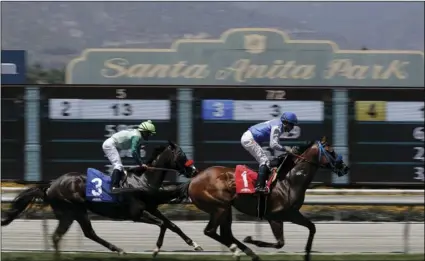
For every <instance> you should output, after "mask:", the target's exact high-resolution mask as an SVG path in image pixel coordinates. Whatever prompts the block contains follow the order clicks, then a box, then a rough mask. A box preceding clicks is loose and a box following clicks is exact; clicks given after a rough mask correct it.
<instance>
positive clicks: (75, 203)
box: [1, 141, 202, 257]
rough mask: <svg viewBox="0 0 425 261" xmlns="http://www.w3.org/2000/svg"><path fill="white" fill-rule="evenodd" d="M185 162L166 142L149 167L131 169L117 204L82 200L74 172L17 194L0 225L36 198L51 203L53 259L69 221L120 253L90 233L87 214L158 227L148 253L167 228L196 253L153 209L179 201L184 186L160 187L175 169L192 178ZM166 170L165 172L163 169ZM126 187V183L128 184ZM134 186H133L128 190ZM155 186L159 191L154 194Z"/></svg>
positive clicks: (80, 178)
mask: <svg viewBox="0 0 425 261" xmlns="http://www.w3.org/2000/svg"><path fill="white" fill-rule="evenodd" d="M187 162H188V159H187V157H186V155H185V153H184V152H183V151H182V150H181V148H180V147H179V146H178V145H177V144H175V143H173V142H170V141H169V143H168V144H167V146H161V147H159V148H156V149H155V151H154V153H153V155H152V157H151V159H150V160H149V161H148V166H149V169H148V170H146V171H145V172H144V173H143V174H142V175H141V177H139V175H136V174H134V173H133V172H137V169H130V170H129V172H128V174H127V179H126V181H125V182H124V183H125V184H124V185H123V186H124V187H133V188H134V189H132V190H131V191H130V192H127V193H122V194H120V195H119V196H118V197H119V200H118V201H116V202H112V203H111V202H108V203H102V202H93V201H87V200H86V183H87V175H86V174H82V173H77V172H70V173H66V174H64V175H62V176H60V177H59V178H58V179H56V180H54V181H53V182H52V183H51V184H48V185H40V186H36V187H32V188H29V189H26V190H25V191H23V192H21V193H20V194H19V195H18V196H17V197H16V198H15V199H14V201H13V203H12V207H11V209H10V210H9V211H7V213H6V218H5V219H4V220H2V221H1V226H6V225H8V224H10V223H11V222H12V221H13V220H14V219H16V218H17V217H18V216H19V215H20V214H21V213H22V212H23V211H24V210H25V209H26V208H27V207H28V205H30V204H31V203H32V202H34V201H35V200H37V199H41V200H42V202H43V203H44V204H45V205H50V206H51V207H52V209H53V212H54V214H55V216H56V218H57V219H58V220H59V224H58V226H57V228H56V230H55V232H54V234H53V236H52V239H53V244H54V248H55V250H56V256H57V257H59V242H60V240H61V238H62V237H63V236H64V234H65V233H66V232H67V231H68V229H69V228H70V227H71V225H72V223H73V222H74V220H75V221H77V222H78V224H79V225H80V227H81V229H82V230H83V232H84V235H85V236H86V237H87V238H89V239H91V240H93V241H95V242H97V243H99V244H101V245H103V246H104V247H106V248H108V249H109V250H111V251H115V252H118V253H120V254H122V253H124V251H123V250H122V249H121V248H119V247H117V246H115V245H113V244H111V243H109V242H107V241H106V240H104V239H102V238H100V237H99V236H98V235H97V234H96V233H95V232H94V230H93V227H92V225H91V222H90V219H89V216H88V210H90V211H92V212H93V213H96V214H98V215H101V216H104V217H108V218H111V219H114V220H132V221H134V222H144V223H149V224H154V225H157V226H159V227H160V233H159V237H158V240H157V243H156V245H157V247H156V248H155V250H154V252H153V254H154V256H156V254H157V253H158V252H159V249H160V248H161V246H162V244H163V239H164V235H165V232H166V229H170V230H171V231H173V232H174V233H176V234H178V235H179V236H180V237H181V238H182V239H183V240H184V241H185V242H186V243H187V244H188V245H190V246H193V247H194V249H195V250H202V248H201V247H200V246H199V245H198V244H197V243H195V242H194V241H193V240H192V239H190V238H189V237H188V236H187V235H186V234H185V233H183V231H181V229H180V228H178V227H177V226H176V225H175V224H174V223H172V222H171V221H170V220H168V219H167V218H166V217H165V216H164V215H163V214H162V213H161V212H160V211H159V210H158V209H157V208H158V205H160V204H165V203H168V202H169V201H170V200H172V199H175V198H180V197H181V196H182V195H184V194H185V193H186V191H187V185H188V183H186V184H182V185H180V186H164V187H161V184H162V182H163V180H164V178H165V175H166V173H167V170H168V171H169V170H175V171H176V172H178V173H182V174H184V175H185V176H186V177H188V178H190V177H192V176H193V175H196V173H197V170H196V168H195V167H194V166H193V165H188V164H186V163H187ZM166 168H167V169H166ZM129 184H130V185H129ZM131 184H133V186H131ZM134 184H139V185H140V187H142V188H152V189H151V190H150V191H149V190H148V189H145V190H144V191H141V190H140V189H137V186H134ZM155 188H157V189H159V190H155Z"/></svg>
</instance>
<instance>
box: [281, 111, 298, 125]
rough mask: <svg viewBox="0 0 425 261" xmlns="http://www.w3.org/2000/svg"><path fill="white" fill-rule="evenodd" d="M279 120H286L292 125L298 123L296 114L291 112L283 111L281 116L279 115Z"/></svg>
mask: <svg viewBox="0 0 425 261" xmlns="http://www.w3.org/2000/svg"><path fill="white" fill-rule="evenodd" d="M280 121H281V122H287V123H290V124H293V125H297V124H298V118H297V115H295V113H293V112H284V113H283V114H282V116H281V117H280Z"/></svg>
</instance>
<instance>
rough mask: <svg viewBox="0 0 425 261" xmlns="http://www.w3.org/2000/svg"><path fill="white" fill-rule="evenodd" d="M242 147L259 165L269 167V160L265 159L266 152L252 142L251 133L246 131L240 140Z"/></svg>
mask: <svg viewBox="0 0 425 261" xmlns="http://www.w3.org/2000/svg"><path fill="white" fill-rule="evenodd" d="M241 144H242V147H244V148H245V149H246V150H247V151H248V152H249V153H250V154H251V155H252V156H253V157H254V158H255V160H256V161H257V162H258V163H259V164H260V166H261V165H269V159H268V158H267V155H266V152H265V151H264V150H263V148H261V146H260V145H259V144H258V143H257V142H256V141H255V140H254V137H253V136H252V133H251V132H250V131H249V130H248V131H246V132H245V133H244V134H243V135H242V138H241Z"/></svg>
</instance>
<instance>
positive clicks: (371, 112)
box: [367, 103, 378, 118]
mask: <svg viewBox="0 0 425 261" xmlns="http://www.w3.org/2000/svg"><path fill="white" fill-rule="evenodd" d="M367 115H369V116H370V117H372V118H376V116H378V112H377V111H376V104H375V103H372V104H371V105H370V106H369V109H368V110H367Z"/></svg>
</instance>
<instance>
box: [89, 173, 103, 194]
mask: <svg viewBox="0 0 425 261" xmlns="http://www.w3.org/2000/svg"><path fill="white" fill-rule="evenodd" d="M91 183H93V184H94V188H95V189H92V190H91V194H92V195H93V196H95V197H98V196H100V195H102V180H101V179H100V178H94V179H92V180H91Z"/></svg>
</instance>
